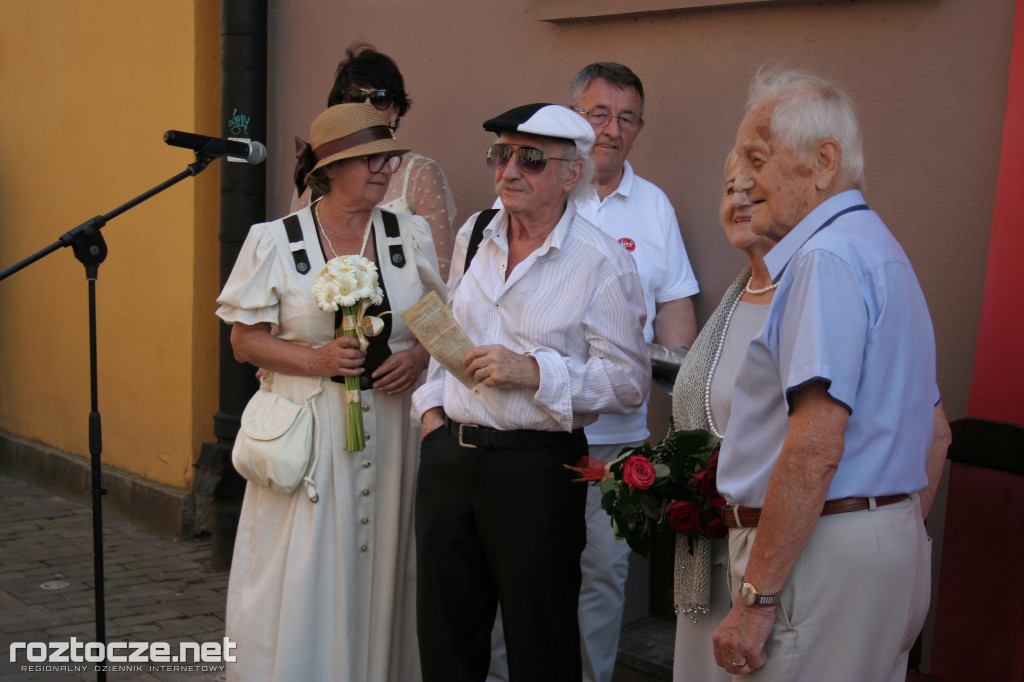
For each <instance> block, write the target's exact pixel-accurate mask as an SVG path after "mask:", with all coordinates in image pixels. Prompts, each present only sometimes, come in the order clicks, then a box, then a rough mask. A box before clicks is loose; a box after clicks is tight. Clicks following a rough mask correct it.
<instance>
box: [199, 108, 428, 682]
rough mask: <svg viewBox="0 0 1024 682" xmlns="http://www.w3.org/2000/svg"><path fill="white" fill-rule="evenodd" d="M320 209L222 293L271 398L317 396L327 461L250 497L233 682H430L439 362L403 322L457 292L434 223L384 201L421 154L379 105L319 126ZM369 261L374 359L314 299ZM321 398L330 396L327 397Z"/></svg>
mask: <svg viewBox="0 0 1024 682" xmlns="http://www.w3.org/2000/svg"><path fill="white" fill-rule="evenodd" d="M310 139H311V152H310V153H311V157H312V162H313V164H312V171H311V172H310V173H309V174H308V175H307V176H306V178H305V182H306V183H307V184H308V185H309V186H310V187H312V188H313V189H314V190H316V193H317V195H318V198H317V199H316V200H315V201H314V203H313V204H312V206H308V207H306V208H304V209H301V210H300V211H298V212H297V213H293V214H291V215H289V216H287V217H285V218H284V219H282V220H277V221H273V222H269V223H264V224H259V225H254V226H253V227H252V229H251V230H250V231H249V235H248V237H247V238H246V241H245V244H244V245H243V246H242V250H241V252H240V254H239V256H238V260H237V261H236V263H235V267H234V269H233V270H232V273H231V276H230V278H229V279H228V281H227V283H226V284H225V286H224V290H223V291H222V292H221V295H220V298H219V299H218V303H220V305H221V307H220V309H219V310H218V311H217V314H218V316H220V317H221V319H223V320H224V321H225V322H227V323H228V324H230V325H231V344H232V347H233V349H234V353H235V357H236V358H237V359H238V360H240V361H242V362H249V363H252V364H254V365H257V366H259V367H261V368H263V369H264V370H266V371H269V372H271V373H272V383H271V385H270V388H271V390H272V391H273V392H275V393H280V394H282V395H285V396H286V397H288V398H289V399H290V400H291V401H292V402H294V403H296V404H302V403H304V402H306V400H307V399H308V398H309V396H310V395H314V394H316V398H315V400H314V401H313V402H312V405H313V409H314V411H315V412H316V415H317V420H318V423H319V434H320V435H319V442H320V444H319V458H318V460H317V462H316V466H315V470H314V471H313V472H312V478H313V479H314V481H315V485H316V492H317V499H316V501H315V502H313V501H311V498H310V497H309V496H307V491H306V490H305V488H304V486H299V487H298V488H296V489H295V490H294V491H293V492H291V493H288V494H282V493H281V492H279V491H276V490H271V489H270V488H266V487H263V486H261V485H258V484H256V483H250V484H249V485H248V486H247V487H246V491H245V500H244V503H243V505H242V514H241V518H240V520H239V525H238V533H237V536H236V539H235V551H234V557H233V559H232V564H231V578H230V581H229V583H228V600H227V623H226V634H227V636H228V637H230V638H231V640H232V642H235V643H236V645H237V649H236V651H235V653H236V654H237V660H236V662H235V663H233V664H230V665H229V667H228V670H227V673H228V679H229V680H239V681H246V682H248V681H249V680H287V681H288V682H292V681H295V680H298V681H303V680H308V681H309V682H320V681H321V680H339V681H341V682H366V680H374V681H380V682H410V681H411V682H415V681H416V680H419V679H420V669H419V655H418V650H417V644H416V642H417V640H416V613H415V591H414V585H415V580H416V576H415V552H414V546H413V537H414V536H413V517H412V512H413V505H412V502H413V489H414V486H415V480H416V467H417V461H418V448H419V430H418V429H415V430H414V429H413V428H412V427H411V426H410V421H409V408H410V402H411V394H412V391H411V390H410V388H411V387H412V386H413V385H414V383H415V382H416V381H417V380H418V378H419V377H420V374H421V372H422V371H423V370H424V369H425V368H426V366H427V361H428V359H429V355H428V354H427V352H426V350H425V349H424V348H423V347H422V346H421V345H420V344H419V343H418V342H417V341H416V339H415V337H414V336H413V334H412V332H411V331H410V330H409V328H408V327H407V326H406V325H405V323H404V322H403V321H402V318H401V313H402V312H404V311H405V310H406V309H407V308H409V307H410V306H411V305H412V304H413V303H415V302H416V301H418V300H419V299H420V298H421V297H422V296H424V295H426V294H427V293H428V292H430V291H437V292H438V293H439V294H440V295H442V296H443V295H444V284H443V283H442V282H441V279H440V277H439V276H438V274H437V261H436V257H435V255H434V249H433V246H432V243H431V236H430V229H429V227H428V226H427V223H426V221H425V220H423V219H422V218H419V217H416V216H410V215H391V214H385V213H384V212H382V211H381V209H380V208H378V207H377V205H378V204H379V203H380V201H381V199H382V198H383V197H384V195H385V193H386V192H387V189H388V184H389V182H390V181H391V178H392V174H393V173H394V172H395V171H396V170H397V169H398V168H400V167H401V166H400V164H401V163H402V159H403V156H402V154H403V153H404V152H406V151H408V148H407V147H405V146H403V145H401V144H399V143H398V142H397V141H396V140H394V139H393V138H392V136H391V132H390V131H389V130H388V128H387V126H385V125H384V124H383V123H382V122H381V120H380V116H379V115H378V114H377V110H376V109H374V108H373V107H372V106H371V105H369V104H340V105H337V106H333V107H331V108H329V109H327V110H326V111H325V112H323V113H322V114H320V116H318V117H317V119H316V120H315V121H314V122H313V126H312V130H311V135H310ZM346 254H361V255H362V256H364V257H366V258H368V259H370V260H371V261H374V262H375V263H376V265H377V269H378V273H379V278H380V285H381V287H382V288H383V290H384V298H383V302H382V303H381V304H378V305H374V306H371V307H370V309H369V310H368V311H367V314H368V315H373V316H376V317H377V318H379V320H380V322H381V323H382V327H383V329H382V330H381V331H380V333H379V334H377V335H373V336H370V338H369V339H368V340H369V346H368V347H366V350H365V352H363V351H360V349H359V342H358V340H357V339H355V338H353V337H349V336H343V335H341V334H340V329H339V327H341V326H342V324H343V322H344V321H343V319H342V318H343V316H342V314H341V312H340V311H339V312H338V313H333V312H325V311H323V310H321V309H320V308H319V307H318V306H317V303H316V301H315V300H314V298H313V295H312V293H311V291H312V287H313V285H314V283H315V282H316V281H317V279H318V273H319V271H320V270H321V268H323V266H324V265H325V263H327V262H328V261H329V260H331V259H333V258H335V257H339V256H344V255H346ZM346 376H357V377H359V378H360V391H359V393H360V401H361V402H362V406H363V407H362V409H363V423H364V428H365V432H366V446H365V449H364V450H362V451H359V452H347V451H346V450H345V434H346V431H347V409H346V404H347V399H348V393H347V391H346V388H345V383H344V380H345V377H346ZM320 386H322V392H320V393H319V394H317V393H316V392H317V390H318V387H320Z"/></svg>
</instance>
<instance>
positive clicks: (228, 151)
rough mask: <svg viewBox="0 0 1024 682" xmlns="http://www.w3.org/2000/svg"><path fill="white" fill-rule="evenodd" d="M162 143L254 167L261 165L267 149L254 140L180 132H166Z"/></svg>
mask: <svg viewBox="0 0 1024 682" xmlns="http://www.w3.org/2000/svg"><path fill="white" fill-rule="evenodd" d="M164 142H166V143H167V144H169V145H171V146H172V147H184V148H185V149H191V150H192V151H194V152H196V153H197V154H206V155H207V156H228V157H232V158H236V159H239V160H241V161H245V162H246V163H251V164H254V165H256V164H260V163H263V161H264V159H266V158H267V148H266V147H264V146H263V145H262V144H260V143H259V142H257V141H256V140H249V141H248V142H245V141H242V140H229V139H226V138H223V137H207V136H206V135H196V134H194V133H183V132H181V131H180V130H168V131H167V132H166V133H164Z"/></svg>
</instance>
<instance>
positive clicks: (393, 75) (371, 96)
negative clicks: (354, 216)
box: [292, 43, 455, 280]
mask: <svg viewBox="0 0 1024 682" xmlns="http://www.w3.org/2000/svg"><path fill="white" fill-rule="evenodd" d="M366 101H369V102H370V104H372V105H373V108H374V109H376V110H377V115H378V116H380V117H381V120H383V121H384V122H385V123H386V124H387V126H388V127H389V128H390V129H391V131H392V132H394V131H395V130H397V129H398V122H399V119H401V117H403V116H405V114H406V112H408V111H409V107H411V106H412V101H411V100H410V99H409V96H408V95H407V94H406V92H405V80H404V79H403V78H402V73H401V72H400V71H399V70H398V65H397V64H395V62H394V60H393V59H391V57H389V56H387V55H386V54H383V53H381V52H378V51H377V50H376V48H374V47H373V46H372V45H370V44H368V43H355V44H353V45H351V46H350V47H349V48H348V49H347V50H345V59H343V60H342V61H341V63H339V64H338V70H337V73H336V74H335V77H334V85H333V87H332V88H331V92H330V94H329V95H328V97H327V106H329V107H330V106H334V105H335V104H350V103H352V102H366ZM300 163H301V162H300ZM303 177H305V173H304V172H300V173H297V174H296V189H297V190H298V192H297V194H296V195H295V198H294V199H293V201H292V210H295V209H297V208H299V207H300V206H305V205H306V204H308V203H309V202H310V198H311V194H310V192H309V191H304V189H305V188H304V187H302V185H301V180H302V178H303ZM380 207H381V208H383V209H385V210H388V211H391V212H392V213H411V214H413V215H418V216H423V217H424V218H426V220H427V222H428V223H429V224H430V231H431V236H432V237H433V238H434V250H435V251H436V252H437V263H438V265H439V266H440V272H441V279H444V280H447V279H448V267H449V265H450V264H451V258H452V248H453V247H454V244H455V233H454V231H453V230H452V224H453V223H454V221H455V199H454V198H453V197H452V191H451V188H450V187H449V185H448V179H447V178H446V177H445V174H444V171H442V170H441V166H440V165H438V163H437V161H434V160H433V159H428V158H427V157H425V156H421V155H419V154H416V153H414V152H407V153H406V154H405V156H404V158H403V161H402V165H401V167H400V168H399V169H398V171H397V172H396V173H395V175H394V177H393V178H392V179H391V186H390V187H388V191H387V194H386V195H384V198H383V199H382V200H381V202H380Z"/></svg>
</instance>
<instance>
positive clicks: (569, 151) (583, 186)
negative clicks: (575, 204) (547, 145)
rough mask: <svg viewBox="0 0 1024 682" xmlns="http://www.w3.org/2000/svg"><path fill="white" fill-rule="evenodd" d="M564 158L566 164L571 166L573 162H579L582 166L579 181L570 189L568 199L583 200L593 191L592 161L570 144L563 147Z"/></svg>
mask: <svg viewBox="0 0 1024 682" xmlns="http://www.w3.org/2000/svg"><path fill="white" fill-rule="evenodd" d="M565 158H566V161H565V163H567V164H572V163H573V162H574V161H579V162H580V163H582V164H583V171H582V172H581V173H580V179H579V180H578V181H577V182H576V186H575V187H573V188H572V191H570V192H569V198H570V199H583V198H585V197H586V196H587V195H588V194H590V192H592V191H593V189H594V187H593V182H594V172H595V168H594V160H593V159H592V158H590V154H584V153H583V151H582V150H580V148H579V147H577V146H576V145H575V144H574V143H571V142H569V143H566V145H565Z"/></svg>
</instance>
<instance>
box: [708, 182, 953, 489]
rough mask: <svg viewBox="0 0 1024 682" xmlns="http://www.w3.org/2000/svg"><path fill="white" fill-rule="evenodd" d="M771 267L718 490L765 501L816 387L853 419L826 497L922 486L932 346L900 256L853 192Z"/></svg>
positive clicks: (796, 233)
mask: <svg viewBox="0 0 1024 682" xmlns="http://www.w3.org/2000/svg"><path fill="white" fill-rule="evenodd" d="M765 263H766V265H767V266H768V269H769V272H770V273H771V275H772V279H773V280H774V281H777V282H778V284H779V288H778V290H777V291H776V293H775V298H774V300H773V301H772V304H771V308H770V309H769V312H768V319H767V320H766V322H765V324H764V326H763V327H762V328H761V330H760V332H758V334H757V335H756V336H755V337H754V339H753V341H751V344H750V346H749V348H748V350H747V353H746V356H745V357H744V359H743V360H742V362H741V364H740V371H739V375H738V377H737V380H736V386H735V388H734V393H733V402H732V415H731V417H730V422H729V433H728V434H727V437H726V439H725V441H724V442H723V445H722V453H721V458H720V460H719V469H718V487H719V491H720V492H721V493H722V495H723V496H724V497H725V498H726V499H727V500H729V501H730V502H735V503H738V504H741V505H744V506H751V507H760V506H762V505H763V504H764V497H765V493H766V491H767V488H768V482H769V479H770V477H771V473H772V469H773V468H774V466H775V462H776V461H777V460H778V457H779V454H780V453H781V451H782V445H783V441H784V440H785V437H786V432H787V428H788V425H789V408H790V402H789V401H790V396H791V394H792V392H793V391H795V390H797V389H799V388H801V387H803V386H806V385H807V384H809V383H811V382H814V381H822V382H824V383H825V384H826V385H827V387H828V393H829V395H830V397H831V398H832V399H833V400H835V401H836V402H838V403H839V404H841V405H843V406H844V407H846V408H847V409H848V410H849V411H850V419H849V421H848V423H847V429H846V434H845V447H844V451H843V456H842V459H841V460H840V463H839V468H838V470H837V471H836V474H835V477H834V478H833V480H832V484H831V487H830V489H829V492H828V497H827V499H830V500H832V499H841V498H844V497H867V496H879V495H889V494H897V493H909V492H913V491H916V490H919V489H921V488H923V487H924V486H925V485H926V484H927V480H928V479H927V475H926V473H925V460H926V459H927V453H928V449H929V446H930V444H931V438H932V428H933V414H934V406H935V404H936V402H937V401H938V390H937V388H936V382H935V338H934V332H933V330H932V323H931V317H930V315H929V313H928V307H927V305H926V303H925V299H924V294H923V293H922V291H921V288H920V286H919V284H918V282H917V278H916V276H915V274H914V270H913V268H912V267H911V265H910V262H909V261H908V260H907V257H906V254H905V253H904V252H903V249H902V247H900V245H899V243H898V242H897V241H896V239H895V238H894V237H893V236H892V234H891V233H890V232H889V230H888V229H887V228H886V226H885V225H884V224H883V223H882V221H881V219H880V218H879V217H878V215H877V214H875V213H874V212H873V211H871V210H869V209H868V208H867V206H866V205H865V204H864V199H863V196H862V195H861V193H860V192H858V191H855V190H851V191H848V192H843V193H841V194H838V195H836V196H834V197H831V198H829V199H828V200H826V201H825V202H823V203H822V204H820V205H819V206H818V207H816V208H815V209H814V210H813V211H811V213H809V214H808V215H807V216H806V217H805V218H804V219H803V220H802V221H801V222H800V223H799V224H798V225H797V226H796V227H795V228H794V229H793V230H792V231H791V232H790V233H789V234H787V235H786V236H785V237H784V238H783V239H782V240H781V241H780V242H779V243H778V244H777V245H776V246H775V247H774V248H773V249H772V251H771V252H770V253H769V254H768V256H767V257H766V258H765Z"/></svg>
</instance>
